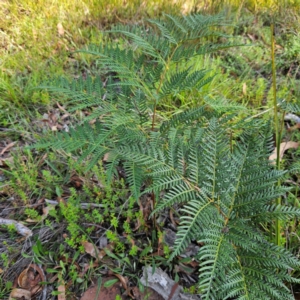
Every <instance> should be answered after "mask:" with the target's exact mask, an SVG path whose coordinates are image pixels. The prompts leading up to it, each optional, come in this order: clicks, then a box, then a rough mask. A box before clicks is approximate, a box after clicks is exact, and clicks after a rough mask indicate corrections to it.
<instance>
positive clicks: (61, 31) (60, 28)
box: [57, 23, 65, 36]
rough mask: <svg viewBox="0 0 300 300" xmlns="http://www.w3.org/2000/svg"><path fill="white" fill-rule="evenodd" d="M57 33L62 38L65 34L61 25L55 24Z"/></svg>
mask: <svg viewBox="0 0 300 300" xmlns="http://www.w3.org/2000/svg"><path fill="white" fill-rule="evenodd" d="M57 32H58V35H61V36H63V35H64V34H65V29H64V27H63V26H62V24H61V23H58V24H57Z"/></svg>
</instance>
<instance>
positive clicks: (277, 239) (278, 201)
mask: <svg viewBox="0 0 300 300" xmlns="http://www.w3.org/2000/svg"><path fill="white" fill-rule="evenodd" d="M274 35H275V30H274V20H273V22H272V23H271V59H272V86H273V107H274V126H275V137H276V155H277V157H276V168H277V170H279V169H280V141H281V133H282V126H281V125H280V123H281V122H280V120H279V117H278V106H277V93H276V92H277V91H276V66H275V38H274ZM280 184H281V183H280V181H278V185H280ZM276 204H277V205H280V204H281V198H280V197H278V198H277V199H276ZM280 233H281V222H280V220H278V219H276V222H275V243H276V245H278V246H279V245H281V240H280Z"/></svg>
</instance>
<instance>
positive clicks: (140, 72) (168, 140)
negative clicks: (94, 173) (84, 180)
mask: <svg viewBox="0 0 300 300" xmlns="http://www.w3.org/2000/svg"><path fill="white" fill-rule="evenodd" d="M150 23H151V25H152V26H153V27H150V28H136V27H134V28H128V27H115V28H114V29H113V30H111V31H110V34H111V33H113V34H116V35H121V36H122V37H124V36H125V37H126V38H128V40H125V42H124V43H125V46H124V47H121V46H114V45H112V44H110V43H108V44H107V45H100V46H91V47H89V48H88V49H87V50H85V52H87V53H90V54H94V55H97V56H98V59H99V61H98V62H99V64H100V66H101V74H102V75H103V74H106V80H105V83H104V84H103V83H102V81H101V79H100V77H97V78H87V79H84V80H83V79H81V80H78V81H75V82H73V83H68V82H66V81H62V80H57V81H56V82H55V83H54V85H53V86H52V87H50V86H47V88H48V89H49V90H51V91H53V92H56V93H62V94H64V95H65V96H67V97H69V98H70V99H71V104H72V108H71V109H90V110H91V115H90V116H89V117H88V118H87V120H86V121H85V123H84V124H81V125H79V126H78V127H76V128H75V129H72V130H71V131H70V132H69V133H60V134H58V135H57V136H56V137H55V138H54V139H53V140H51V141H44V142H43V141H41V142H40V143H38V144H37V145H36V147H48V146H51V147H53V148H59V149H61V148H62V149H64V150H66V151H68V152H70V151H73V152H74V151H75V153H77V155H78V157H79V159H80V160H81V161H82V160H88V161H89V164H88V168H91V167H93V166H94V165H95V164H97V163H98V161H100V160H101V159H102V157H103V156H104V154H105V153H109V155H108V158H107V160H106V168H107V172H108V177H109V178H110V177H111V176H113V173H114V169H115V167H116V165H117V164H118V163H120V162H122V163H123V166H124V169H125V171H126V178H127V183H128V184H129V186H130V188H131V191H132V195H133V196H134V197H135V198H136V199H138V198H139V197H140V195H141V187H142V185H146V190H145V191H143V192H144V193H147V192H151V193H153V194H154V195H155V196H156V199H157V205H156V207H155V210H154V211H153V214H158V213H159V212H160V211H162V210H164V209H167V208H169V207H170V206H176V207H177V208H178V212H179V214H180V216H181V217H180V221H181V223H180V226H179V228H178V232H177V239H176V242H175V246H174V249H173V252H172V254H171V256H170V261H172V259H173V258H174V257H175V256H177V255H180V254H181V253H182V252H184V250H185V248H186V247H187V246H188V245H189V243H190V242H191V241H192V240H197V241H199V242H201V243H203V246H201V247H200V250H199V253H198V255H197V257H196V259H198V261H199V262H200V269H199V274H200V275H199V287H200V288H201V291H202V299H222V300H223V299H232V298H234V299H251V300H252V299H253V300H254V299H255V300H256V299H264V300H265V299H280V300H281V299H293V297H292V296H291V295H290V292H289V289H288V288H287V287H286V285H285V283H286V282H293V281H296V280H295V279H293V278H292V277H291V275H290V272H289V271H290V270H291V269H293V268H295V267H299V265H300V264H299V262H298V261H297V259H296V258H294V257H293V256H292V255H291V254H290V253H289V252H288V251H286V250H284V249H283V248H280V247H278V246H275V245H273V244H272V243H270V242H269V239H268V238H267V237H266V236H265V235H264V233H263V231H261V230H260V225H259V224H260V223H261V222H264V223H272V222H273V221H274V219H275V218H279V219H283V220H288V219H289V218H290V217H293V216H300V210H298V209H294V208H289V207H284V206H274V205H273V200H274V199H275V198H277V197H278V196H281V195H284V194H285V193H286V192H287V191H288V190H287V188H285V187H283V186H279V185H277V182H278V180H279V179H280V178H282V176H283V175H284V172H282V171H277V170H274V168H273V166H272V165H270V163H269V161H268V154H269V152H270V143H271V141H270V138H269V137H270V134H269V130H268V128H269V126H268V124H267V125H264V124H263V123H262V122H260V123H259V128H258V125H257V124H258V123H257V122H254V121H251V122H246V121H245V122H241V123H239V122H233V120H234V113H233V112H234V110H235V108H234V106H229V107H228V109H226V107H224V105H222V109H220V110H218V109H217V108H216V107H215V106H210V105H209V104H206V105H203V106H199V107H197V108H190V109H186V110H184V111H182V112H180V113H176V114H173V116H172V117H170V118H166V117H161V116H159V114H160V113H163V112H162V111H159V107H160V105H163V104H164V101H165V100H166V99H168V97H169V96H170V95H171V96H174V97H176V96H177V95H186V93H189V92H191V91H192V92H197V90H200V89H201V88H202V87H203V86H204V85H205V84H207V83H208V82H209V81H210V80H211V77H210V76H208V75H207V71H205V70H198V69H197V68H196V67H195V66H194V67H191V66H190V65H187V64H188V62H190V60H191V59H192V58H193V57H195V56H197V55H200V54H206V53H210V52H212V51H215V50H218V49H223V48H226V47H228V46H230V44H228V43H224V44H222V43H221V44H218V43H213V44H212V43H211V37H212V36H214V38H216V39H219V38H220V37H221V38H222V39H223V38H224V37H225V35H224V34H221V33H220V29H219V31H217V27H220V25H222V26H223V25H227V24H226V22H225V20H224V19H223V18H222V16H215V17H212V16H201V15H193V16H187V17H182V18H179V17H172V16H168V15H167V16H166V18H165V20H164V21H156V20H155V21H154V20H151V21H150ZM158 32H160V34H158ZM205 42H206V43H205ZM182 62H185V63H186V64H184V63H182ZM158 117H160V119H162V121H160V120H159V118H158ZM91 118H93V119H96V123H95V124H94V125H90V124H89V123H88V122H87V121H88V120H89V119H91ZM234 128H238V129H239V130H240V131H241V133H240V134H239V137H238V139H236V140H234V141H233V140H232V136H231V132H232V130H233V129H234ZM162 191H164V196H162V197H160V195H161V192H162Z"/></svg>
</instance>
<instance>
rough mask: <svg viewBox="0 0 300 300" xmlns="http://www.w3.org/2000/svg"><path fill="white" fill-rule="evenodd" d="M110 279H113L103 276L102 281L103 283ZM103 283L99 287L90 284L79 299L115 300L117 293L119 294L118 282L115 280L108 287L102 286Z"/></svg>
mask: <svg viewBox="0 0 300 300" xmlns="http://www.w3.org/2000/svg"><path fill="white" fill-rule="evenodd" d="M112 279H114V277H107V278H104V279H103V282H102V283H103V284H104V283H105V282H106V281H108V280H112ZM103 284H102V286H101V287H99V286H91V287H90V288H88V289H87V290H86V291H85V292H84V294H83V295H82V297H81V298H80V300H115V299H116V297H117V295H119V296H121V291H120V283H119V282H116V283H115V284H113V285H112V286H110V287H104V286H103ZM121 298H122V296H121Z"/></svg>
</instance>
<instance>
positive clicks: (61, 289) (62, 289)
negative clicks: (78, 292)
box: [57, 281, 67, 300]
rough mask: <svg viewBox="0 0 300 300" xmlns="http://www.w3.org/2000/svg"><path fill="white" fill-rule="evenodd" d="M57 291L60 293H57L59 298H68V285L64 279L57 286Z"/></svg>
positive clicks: (58, 299)
mask: <svg viewBox="0 0 300 300" xmlns="http://www.w3.org/2000/svg"><path fill="white" fill-rule="evenodd" d="M57 291H58V292H59V294H58V295H57V300H66V299H67V298H66V287H65V283H64V282H63V281H62V282H60V285H59V286H58V287H57Z"/></svg>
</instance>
